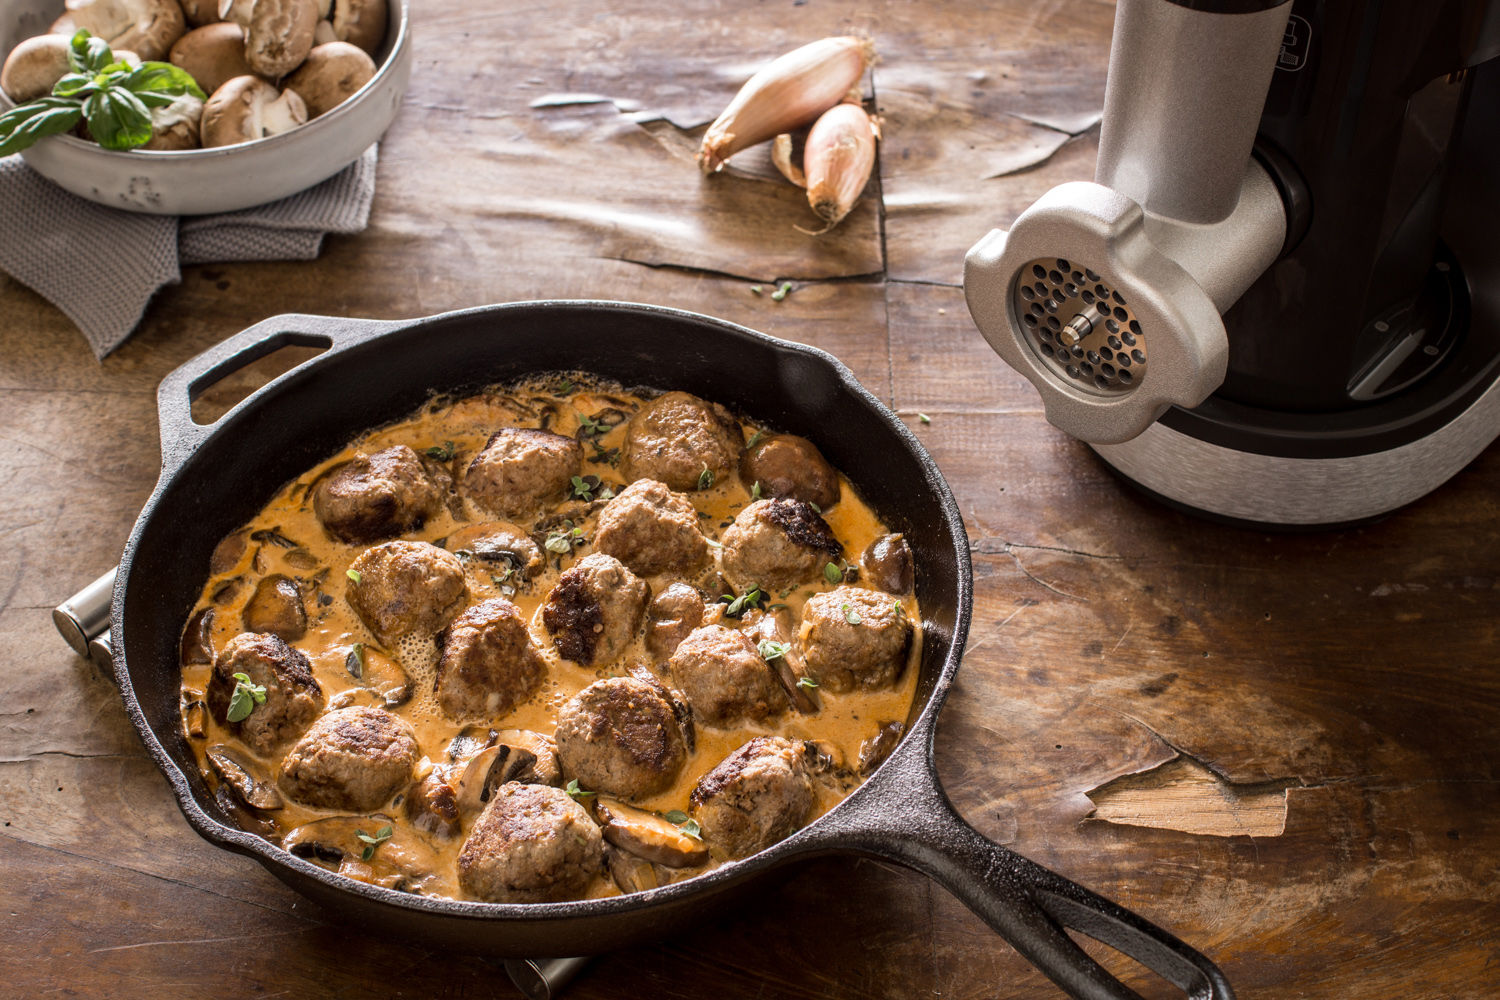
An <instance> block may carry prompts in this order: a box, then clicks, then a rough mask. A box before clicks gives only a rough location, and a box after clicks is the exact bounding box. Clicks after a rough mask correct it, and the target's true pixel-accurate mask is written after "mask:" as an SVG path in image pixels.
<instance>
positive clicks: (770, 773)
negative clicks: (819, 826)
mask: <svg viewBox="0 0 1500 1000" xmlns="http://www.w3.org/2000/svg"><path fill="white" fill-rule="evenodd" d="M804 753H805V751H804V747H803V745H802V743H801V742H800V741H797V740H788V739H783V738H781V737H780V736H757V737H755V738H754V739H753V740H751V741H750V742H748V743H746V744H745V745H744V746H742V747H740V748H739V749H738V750H736V751H735V752H734V753H732V754H730V755H729V756H728V757H725V758H724V759H723V760H722V761H720V762H719V766H718V767H715V768H714V769H713V770H712V771H709V772H708V773H707V774H705V775H704V776H703V777H702V778H701V779H699V781H698V786H697V787H696V788H694V789H693V794H692V797H691V799H690V805H689V808H690V809H691V810H692V814H693V818H694V819H696V820H697V821H698V824H699V825H700V826H701V827H702V828H703V836H704V838H705V839H706V840H707V841H708V844H709V847H710V849H711V850H713V852H714V853H715V854H719V855H721V856H724V857H729V858H736V859H738V858H747V857H749V856H750V855H752V854H755V853H757V852H759V851H763V850H765V849H766V848H768V847H770V846H771V845H772V844H774V843H776V842H777V841H779V840H783V839H785V838H787V837H789V836H791V835H792V834H793V833H795V832H797V830H798V829H800V828H801V827H802V825H803V824H804V823H806V822H807V818H808V816H809V815H810V814H811V813H812V809H813V803H814V800H815V796H814V794H813V784H812V778H811V777H809V776H808V773H807V767H806V764H805V762H804Z"/></svg>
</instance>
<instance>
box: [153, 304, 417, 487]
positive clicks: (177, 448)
mask: <svg viewBox="0 0 1500 1000" xmlns="http://www.w3.org/2000/svg"><path fill="white" fill-rule="evenodd" d="M400 325H402V324H401V323H400V322H398V321H388V320H369V319H345V318H343V317H338V316H308V315H302V314H299V313H287V314H284V315H281V316H272V317H271V318H270V319H267V320H262V321H261V322H259V323H257V324H255V325H254V326H252V327H250V328H248V329H246V330H242V331H240V332H239V333H237V334H235V335H234V336H232V337H228V338H226V339H224V340H222V341H220V342H219V343H217V344H215V345H214V346H213V347H210V348H209V349H208V350H206V351H204V352H202V353H201V354H197V355H195V356H193V357H192V358H189V359H188V360H187V361H185V362H183V364H181V365H180V366H178V367H177V368H176V369H174V370H173V371H172V372H171V373H170V374H168V375H167V377H166V378H164V379H162V381H161V385H160V386H159V387H158V388H157V391H156V412H157V418H158V421H159V423H160V425H161V455H162V468H163V469H164V470H166V469H174V468H176V467H177V466H179V465H181V464H182V462H183V461H185V460H186V459H187V458H188V456H189V455H191V454H192V453H193V452H194V451H196V450H197V448H198V446H199V445H200V444H202V443H203V440H204V439H205V438H207V437H208V435H209V434H210V433H211V432H212V430H213V426H212V425H206V424H199V423H196V422H194V420H193V398H194V397H195V396H196V395H197V394H198V392H199V390H200V389H203V388H206V387H208V386H210V385H212V384H214V383H215V382H218V381H219V380H220V379H222V378H224V377H225V376H227V375H230V374H232V373H234V372H236V371H238V370H239V369H241V368H243V367H244V366H246V365H248V364H250V363H251V362H253V361H257V360H259V359H260V358H263V357H265V356H266V355H267V354H270V353H271V352H272V351H275V350H278V349H280V348H282V347H286V346H304V347H323V348H326V349H327V350H326V351H325V353H332V352H335V351H340V350H344V349H345V348H348V347H351V346H353V345H354V344H357V343H360V342H362V341H365V340H368V339H370V338H371V337H373V336H376V335H378V334H381V333H384V332H386V331H387V330H390V329H393V328H394V327H397V326H400ZM299 367H300V366H299ZM294 370H295V369H294Z"/></svg>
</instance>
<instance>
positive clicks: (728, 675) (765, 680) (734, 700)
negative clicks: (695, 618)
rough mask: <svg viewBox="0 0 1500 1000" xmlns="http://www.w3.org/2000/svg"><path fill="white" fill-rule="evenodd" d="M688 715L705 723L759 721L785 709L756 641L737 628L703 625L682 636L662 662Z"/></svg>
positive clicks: (724, 723)
mask: <svg viewBox="0 0 1500 1000" xmlns="http://www.w3.org/2000/svg"><path fill="white" fill-rule="evenodd" d="M667 669H668V670H670V671H671V673H672V679H673V681H675V682H676V684H677V687H678V688H679V689H680V690H681V691H682V694H683V696H684V697H685V698H687V700H688V704H690V705H692V706H693V715H694V716H695V717H696V718H697V719H698V720H699V721H701V722H703V723H704V724H706V725H710V726H721V727H726V728H727V727H728V726H730V725H731V724H732V723H735V722H738V721H739V720H740V719H751V720H753V721H756V722H764V721H765V720H766V719H769V718H771V717H772V716H774V715H780V714H781V713H782V712H784V711H786V708H787V702H786V694H785V693H784V692H783V691H782V690H781V685H780V683H779V682H778V681H777V680H776V678H775V676H774V675H773V674H772V673H771V667H770V666H769V665H768V664H767V663H766V661H765V660H764V659H762V658H761V655H760V651H759V650H758V649H756V647H755V643H753V642H751V641H750V639H749V638H748V637H747V636H746V635H745V634H744V633H743V632H740V631H738V630H736V629H732V628H725V627H724V626H723V625H706V626H704V627H703V628H700V629H696V630H695V631H693V632H692V633H691V634H690V635H688V637H687V638H686V639H684V640H682V643H681V644H680V645H679V646H678V647H677V651H676V652H675V653H673V654H672V658H671V660H669V661H668V662H667Z"/></svg>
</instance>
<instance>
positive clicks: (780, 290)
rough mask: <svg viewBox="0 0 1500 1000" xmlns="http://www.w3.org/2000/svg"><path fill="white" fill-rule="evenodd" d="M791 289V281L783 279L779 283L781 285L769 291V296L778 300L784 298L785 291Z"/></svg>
mask: <svg viewBox="0 0 1500 1000" xmlns="http://www.w3.org/2000/svg"><path fill="white" fill-rule="evenodd" d="M791 290H792V283H791V282H790V281H783V282H782V283H781V287H780V288H778V289H776V291H774V292H772V293H771V298H773V299H775V300H776V301H777V302H780V301H781V300H782V299H784V298H786V295H787V292H790V291H791Z"/></svg>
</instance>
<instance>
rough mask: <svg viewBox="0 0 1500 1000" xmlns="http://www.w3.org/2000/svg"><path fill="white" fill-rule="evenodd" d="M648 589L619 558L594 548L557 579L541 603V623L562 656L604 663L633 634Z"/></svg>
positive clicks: (588, 664)
mask: <svg viewBox="0 0 1500 1000" xmlns="http://www.w3.org/2000/svg"><path fill="white" fill-rule="evenodd" d="M650 593H651V592H650V590H649V589H648V588H647V587H646V585H645V583H643V582H642V581H641V579H640V577H638V576H636V575H635V574H634V573H632V572H630V570H628V569H626V568H625V566H624V565H623V564H622V563H621V562H620V560H618V559H616V558H615V557H614V556H610V555H605V554H604V553H603V552H595V553H594V554H593V555H590V556H585V557H584V558H582V559H580V560H579V561H578V563H577V564H576V565H575V566H574V567H573V568H572V569H570V570H568V571H567V572H566V573H564V574H563V575H562V576H560V577H558V578H557V586H555V587H553V588H552V591H551V592H550V593H549V594H548V595H547V602H546V603H545V604H543V605H542V625H543V626H544V627H545V628H546V629H547V632H548V634H549V635H551V636H552V642H553V645H555V646H556V647H557V652H558V653H559V654H560V655H561V656H562V657H563V658H564V659H568V660H572V661H573V662H574V663H580V664H583V665H584V666H592V665H594V664H604V663H608V662H610V661H611V660H613V659H614V658H615V657H617V656H619V655H620V653H621V651H622V650H624V648H625V647H626V646H627V645H629V644H630V640H631V639H632V638H634V637H635V630H636V628H637V626H639V625H640V623H641V616H642V615H643V614H644V613H645V610H646V599H647V598H648V597H649V596H650Z"/></svg>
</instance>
